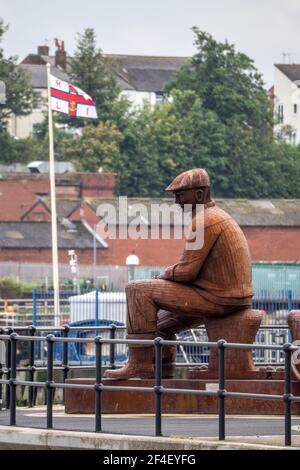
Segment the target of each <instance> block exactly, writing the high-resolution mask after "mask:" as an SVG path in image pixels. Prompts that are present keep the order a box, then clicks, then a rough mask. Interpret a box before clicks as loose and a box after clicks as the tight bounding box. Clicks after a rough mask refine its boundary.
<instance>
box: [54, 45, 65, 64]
mask: <svg viewBox="0 0 300 470" xmlns="http://www.w3.org/2000/svg"><path fill="white" fill-rule="evenodd" d="M54 41H55V45H56V48H57V49H56V51H55V67H60V68H62V69H63V70H65V69H66V66H67V53H66V51H65V43H64V41H60V40H59V39H57V38H55V40H54Z"/></svg>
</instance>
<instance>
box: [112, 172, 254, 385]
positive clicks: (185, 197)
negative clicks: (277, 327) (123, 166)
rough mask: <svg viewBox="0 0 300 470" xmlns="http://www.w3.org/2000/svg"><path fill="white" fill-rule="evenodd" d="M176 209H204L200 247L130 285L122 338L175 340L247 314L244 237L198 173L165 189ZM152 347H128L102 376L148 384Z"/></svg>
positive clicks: (170, 358)
mask: <svg viewBox="0 0 300 470" xmlns="http://www.w3.org/2000/svg"><path fill="white" fill-rule="evenodd" d="M166 191H171V192H173V193H174V194H175V202H176V203H177V204H179V205H180V206H181V207H182V208H183V206H184V205H186V204H189V205H191V207H192V225H193V224H195V222H197V221H196V219H195V218H196V217H198V215H197V211H196V206H197V204H203V205H204V243H203V246H202V247H201V248H200V249H186V248H185V250H184V251H183V253H182V255H181V258H180V259H179V261H178V262H177V263H175V264H174V265H173V266H170V267H168V268H167V269H166V270H165V272H164V273H163V274H161V275H160V276H157V277H156V278H155V279H150V280H143V281H132V282H129V283H128V284H127V286H126V298H127V334H128V336H127V338H128V339H140V340H144V339H154V338H156V337H161V338H163V339H169V340H170V339H175V336H174V335H175V333H178V332H180V331H183V330H187V329H190V328H195V327H197V326H199V325H200V324H202V323H203V319H204V318H206V317H218V316H225V315H230V314H233V313H235V312H237V311H239V310H242V309H244V308H245V309H247V308H248V307H249V306H250V305H251V299H252V295H253V291H252V284H251V260H250V254H249V250H248V244H247V241H246V239H245V236H244V234H243V232H242V230H241V229H240V227H239V225H238V224H237V223H236V222H235V220H234V219H233V218H232V217H231V216H230V215H229V214H227V213H226V212H225V211H223V210H222V209H220V208H219V207H217V206H216V205H215V203H214V201H213V200H212V199H211V197H210V181H209V176H208V174H207V172H206V171H205V170H204V169H201V168H196V169H193V170H190V171H186V172H184V173H181V174H180V175H178V176H177V177H176V178H175V179H174V180H173V182H172V183H171V184H170V185H169V186H168V187H167V188H166ZM175 352H176V351H175V348H174V347H173V346H164V347H163V377H165V378H166V377H173V375H174V372H175ZM153 354H154V353H153V346H145V345H130V346H129V356H128V361H127V363H126V364H125V365H124V366H123V367H122V368H120V369H117V370H107V371H106V372H105V377H106V378H114V379H128V378H133V377H139V378H153V377H154V367H153Z"/></svg>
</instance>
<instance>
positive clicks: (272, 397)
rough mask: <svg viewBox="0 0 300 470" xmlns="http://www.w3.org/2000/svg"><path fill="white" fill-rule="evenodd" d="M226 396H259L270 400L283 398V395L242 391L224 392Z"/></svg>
mask: <svg viewBox="0 0 300 470" xmlns="http://www.w3.org/2000/svg"><path fill="white" fill-rule="evenodd" d="M224 396H225V397H233V398H234V397H235V398H257V399H261V400H262V399H268V400H283V395H268V394H267V393H242V392H241V393H240V392H227V391H225V392H224Z"/></svg>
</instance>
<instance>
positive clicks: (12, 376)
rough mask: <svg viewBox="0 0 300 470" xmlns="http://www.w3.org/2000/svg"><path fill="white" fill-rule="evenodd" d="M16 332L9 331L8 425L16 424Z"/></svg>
mask: <svg viewBox="0 0 300 470" xmlns="http://www.w3.org/2000/svg"><path fill="white" fill-rule="evenodd" d="M17 336H18V335H17V333H11V335H10V340H9V342H10V344H11V369H10V379H9V390H10V423H9V424H10V426H15V424H16V407H17V401H16V384H15V381H16V380H17Z"/></svg>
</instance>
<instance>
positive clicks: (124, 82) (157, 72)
mask: <svg viewBox="0 0 300 470" xmlns="http://www.w3.org/2000/svg"><path fill="white" fill-rule="evenodd" d="M103 55H104V57H106V58H107V59H108V60H109V61H110V63H111V65H112V68H113V69H114V71H115V76H116V81H117V83H118V85H119V86H120V88H121V89H122V90H136V91H145V92H162V91H163V89H164V87H165V84H166V83H167V82H168V81H170V80H172V79H173V78H174V76H175V74H176V72H177V71H178V70H179V69H180V67H181V66H182V65H185V64H187V63H188V61H189V57H171V56H144V55H126V54H103ZM47 62H49V63H51V73H52V74H53V75H55V76H56V77H58V78H60V79H61V80H65V81H68V75H67V73H66V72H64V71H63V70H62V69H61V68H59V67H55V66H54V63H55V59H54V57H53V56H49V55H47V56H45V55H40V54H28V56H27V57H25V59H24V60H23V61H22V63H21V67H22V68H23V69H24V70H26V71H27V72H28V73H29V75H30V77H31V83H32V86H33V87H34V88H41V89H42V88H46V87H47V75H46V66H45V65H46V63H47Z"/></svg>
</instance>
